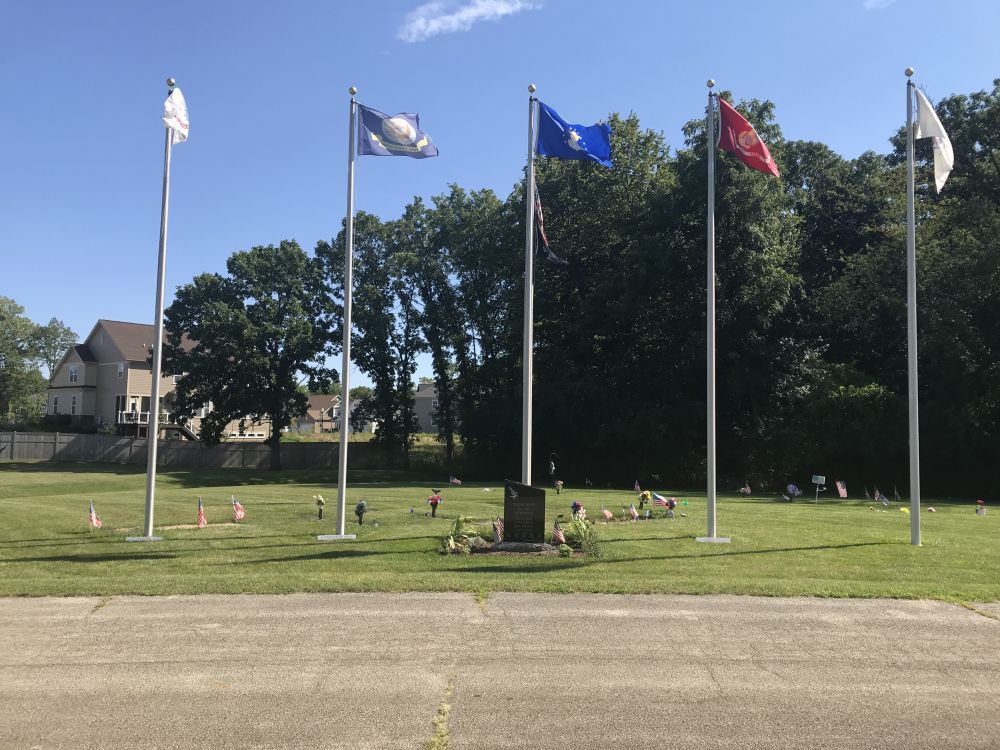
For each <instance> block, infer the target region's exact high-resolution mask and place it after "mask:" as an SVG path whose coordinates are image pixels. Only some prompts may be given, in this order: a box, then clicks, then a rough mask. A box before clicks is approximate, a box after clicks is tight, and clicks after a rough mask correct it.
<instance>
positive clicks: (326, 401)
mask: <svg viewBox="0 0 1000 750" xmlns="http://www.w3.org/2000/svg"><path fill="white" fill-rule="evenodd" d="M357 406H358V402H357V401H353V402H351V413H352V414H353V413H354V410H355V409H356V408H357ZM348 429H351V431H352V432H353V431H354V430H353V429H352V426H351V425H350V424H348ZM372 429H373V427H372V423H371V422H369V423H368V424H366V425H365V429H364V432H372ZM289 430H290V431H291V432H298V433H299V434H301V435H313V434H320V433H323V432H340V396H331V395H325V394H319V393H312V394H309V402H308V404H307V405H306V413H305V414H303V415H302V416H300V417H296V418H295V419H293V420H292V424H291V425H290V426H289Z"/></svg>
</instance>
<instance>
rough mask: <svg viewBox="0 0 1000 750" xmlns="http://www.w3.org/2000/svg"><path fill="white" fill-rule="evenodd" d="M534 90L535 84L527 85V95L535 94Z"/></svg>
mask: <svg viewBox="0 0 1000 750" xmlns="http://www.w3.org/2000/svg"><path fill="white" fill-rule="evenodd" d="M535 90H536V89H535V84H533V83H529V84H528V93H529V94H534V93H535Z"/></svg>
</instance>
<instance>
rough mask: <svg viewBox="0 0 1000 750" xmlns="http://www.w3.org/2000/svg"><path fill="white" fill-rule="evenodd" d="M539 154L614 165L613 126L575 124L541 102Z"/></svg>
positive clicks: (606, 165) (539, 103)
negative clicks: (612, 161)
mask: <svg viewBox="0 0 1000 750" xmlns="http://www.w3.org/2000/svg"><path fill="white" fill-rule="evenodd" d="M538 106H539V112H538V154H539V156H554V157H556V158H557V159H575V160H577V161H596V162H597V163H598V164H603V165H604V166H605V167H610V166H611V126H610V125H608V124H606V123H605V124H603V125H589V126H588V125H574V124H572V123H568V122H566V121H565V120H564V119H563V118H561V117H560V116H559V114H558V113H557V112H556V111H555V110H554V109H552V107H550V106H548V105H547V104H545V103H543V102H538Z"/></svg>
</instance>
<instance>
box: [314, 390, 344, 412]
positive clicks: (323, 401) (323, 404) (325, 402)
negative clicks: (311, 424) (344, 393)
mask: <svg viewBox="0 0 1000 750" xmlns="http://www.w3.org/2000/svg"><path fill="white" fill-rule="evenodd" d="M332 406H340V396H334V395H331V394H328V393H311V394H309V403H308V404H307V405H306V409H308V410H309V411H315V412H318V411H319V410H320V409H329V408H330V407H332Z"/></svg>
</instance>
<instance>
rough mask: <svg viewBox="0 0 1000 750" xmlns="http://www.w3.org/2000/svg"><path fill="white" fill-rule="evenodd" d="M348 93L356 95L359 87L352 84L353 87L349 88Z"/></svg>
mask: <svg viewBox="0 0 1000 750" xmlns="http://www.w3.org/2000/svg"><path fill="white" fill-rule="evenodd" d="M347 93H348V94H350V95H351V96H354V95H355V94H356V93H358V87H357V86H351V88H349V89H347Z"/></svg>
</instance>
